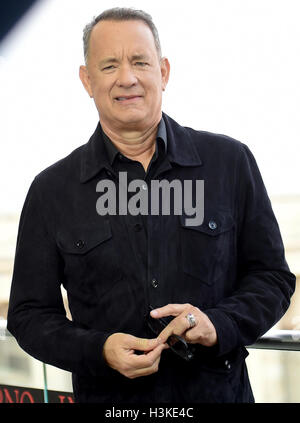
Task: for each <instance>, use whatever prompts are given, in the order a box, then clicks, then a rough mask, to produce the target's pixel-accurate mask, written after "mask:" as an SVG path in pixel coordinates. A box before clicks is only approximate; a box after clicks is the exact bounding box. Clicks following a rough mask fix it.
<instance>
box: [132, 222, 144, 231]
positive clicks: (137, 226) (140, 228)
mask: <svg viewBox="0 0 300 423" xmlns="http://www.w3.org/2000/svg"><path fill="white" fill-rule="evenodd" d="M133 229H134V230H135V232H139V231H140V230H142V225H141V224H140V223H136V224H135V225H134V227H133Z"/></svg>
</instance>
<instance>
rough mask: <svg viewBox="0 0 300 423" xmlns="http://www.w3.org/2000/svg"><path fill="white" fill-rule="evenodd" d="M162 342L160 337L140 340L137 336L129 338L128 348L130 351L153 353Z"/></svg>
mask: <svg viewBox="0 0 300 423" xmlns="http://www.w3.org/2000/svg"><path fill="white" fill-rule="evenodd" d="M161 343H162V342H161V340H160V338H159V337H157V338H152V339H148V338H138V337H136V336H133V335H130V336H128V338H127V346H128V348H130V349H133V350H138V351H151V350H153V349H154V348H155V347H157V346H158V345H160V344H161Z"/></svg>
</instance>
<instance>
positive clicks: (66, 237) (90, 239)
mask: <svg viewBox="0 0 300 423" xmlns="http://www.w3.org/2000/svg"><path fill="white" fill-rule="evenodd" d="M111 237H112V233H111V227H110V223H109V221H108V220H104V221H102V222H99V224H97V225H95V224H93V225H92V226H89V225H88V224H87V225H81V226H78V227H72V228H66V229H65V230H63V231H61V232H59V233H58V235H57V243H58V247H59V248H60V249H61V250H62V251H64V252H65V253H69V254H85V253H87V252H88V251H90V250H91V249H92V248H94V247H96V246H97V245H99V244H101V243H102V242H104V241H106V240H108V239H110V238H111Z"/></svg>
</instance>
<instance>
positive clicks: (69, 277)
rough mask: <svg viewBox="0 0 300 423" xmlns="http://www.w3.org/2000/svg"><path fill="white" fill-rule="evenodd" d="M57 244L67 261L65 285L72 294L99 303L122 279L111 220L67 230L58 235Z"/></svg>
mask: <svg viewBox="0 0 300 423" xmlns="http://www.w3.org/2000/svg"><path fill="white" fill-rule="evenodd" d="M57 244H58V247H59V249H60V251H61V255H62V257H63V261H64V274H65V284H66V287H67V289H68V290H69V291H70V292H71V293H73V294H76V295H83V296H84V295H85V294H86V295H88V296H89V297H93V296H94V299H95V300H96V298H97V297H99V295H100V296H102V295H104V294H105V293H106V292H107V291H108V290H110V289H111V288H112V287H113V285H114V284H115V283H116V282H117V281H119V280H120V279H121V277H122V274H121V271H120V265H119V258H118V253H117V247H116V245H115V240H114V237H113V234H112V230H111V226H110V222H109V221H108V220H104V219H101V220H99V222H97V224H95V223H93V224H90V225H89V224H88V223H87V224H84V225H80V226H77V227H72V228H65V229H64V230H63V231H61V232H60V233H59V234H58V240H57Z"/></svg>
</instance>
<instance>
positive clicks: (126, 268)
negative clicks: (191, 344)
mask: <svg viewBox="0 0 300 423" xmlns="http://www.w3.org/2000/svg"><path fill="white" fill-rule="evenodd" d="M163 119H164V123H165V126H166V133H167V149H166V150H165V154H160V151H159V147H158V149H157V151H158V154H157V157H156V160H154V159H155V156H154V158H153V162H152V164H151V166H150V168H149V172H147V173H148V175H147V174H146V175H145V174H144V172H143V169H142V168H141V165H140V164H138V163H131V162H130V161H128V162H127V164H126V165H125V168H123V165H121V163H120V162H119V161H118V160H114V161H113V162H110V160H109V156H108V154H107V151H106V148H105V145H104V139H103V132H102V129H101V126H100V124H99V125H98V126H97V128H96V130H95V132H94V134H93V135H92V137H91V139H90V140H89V142H88V143H87V144H85V145H83V146H81V147H79V148H77V149H76V150H74V151H73V152H72V153H71V154H70V155H69V156H67V157H66V158H64V159H62V160H60V161H59V162H57V163H55V164H54V165H52V166H50V167H49V168H47V169H46V170H44V171H43V172H41V173H40V174H39V175H37V176H36V177H35V179H34V181H33V183H32V185H31V187H30V189H29V192H28V195H27V197H26V201H25V204H24V207H23V210H22V214H21V219H20V225H19V232H18V239H17V247H16V255H15V264H14V273H13V281H12V288H11V297H10V303H9V311H8V330H9V331H10V332H11V333H12V334H13V335H14V336H15V337H16V339H17V341H18V343H19V344H20V346H21V347H22V348H23V349H24V350H25V351H27V352H28V353H29V354H31V355H32V356H34V357H36V358H38V359H39V360H40V361H43V362H45V363H49V364H51V365H54V366H57V367H60V368H62V369H65V370H68V371H71V372H72V373H73V386H74V396H75V400H76V401H77V402H109V403H111V402H132V403H138V402H251V401H253V395H252V392H251V387H250V384H249V379H248V374H247V369H246V364H245V357H246V355H247V351H246V349H245V346H247V345H250V344H252V343H253V342H255V341H256V339H257V338H258V337H260V336H261V335H262V334H264V333H265V332H266V331H267V330H269V329H270V328H271V327H272V326H273V325H274V324H275V323H276V322H277V321H278V320H279V319H280V318H281V317H282V315H283V314H284V312H285V311H286V310H287V308H288V306H289V303H290V297H291V295H292V293H293V291H294V289H295V276H294V275H293V274H292V273H291V272H290V270H289V267H288V265H287V263H286V261H285V256H284V248H283V244H282V239H281V236H280V231H279V228H278V224H277V221H276V218H275V216H274V213H273V210H272V207H271V203H270V200H269V198H268V195H267V192H266V189H265V187H264V184H263V180H262V178H261V175H260V172H259V169H258V167H257V164H256V162H255V159H254V157H253V155H252V153H251V152H250V150H249V148H248V147H247V146H246V145H245V144H243V143H241V142H239V141H236V140H234V139H232V138H229V137H226V136H224V135H217V134H212V133H209V132H205V131H195V130H193V129H191V128H185V127H182V126H180V125H179V124H178V123H176V122H175V121H174V120H173V119H171V118H170V117H169V116H167V115H166V114H164V113H163ZM159 142H160V145H161V146H163V145H164V143H161V141H159V140H157V145H158V146H159ZM163 151H164V148H163V149H162V152H163ZM160 160H161V161H160ZM129 166H131V171H130V172H129V173H130V174H131V175H132V176H135V175H136V174H137V175H140V176H141V177H144V178H145V181H146V180H147V178H148V182H149V181H150V179H151V181H153V180H160V181H161V180H167V181H171V182H173V181H175V180H178V181H181V183H182V184H184V182H185V181H187V180H192V181H197V180H202V181H204V188H205V190H204V220H203V222H202V224H194V225H191V226H190V225H188V224H187V220H186V213H185V211H184V212H183V213H182V214H181V215H176V214H175V213H170V214H163V213H161V210H160V213H159V214H157V215H156V214H149V215H148V216H147V217H146V227H147V233H146V232H145V231H144V230H143V229H141V228H143V218H142V216H141V215H137V216H132V215H130V214H128V215H122V214H115V215H111V214H110V215H103V216H102V215H100V214H99V213H97V208H96V204H97V202H98V199H99V195H100V193H99V192H98V191H97V187H98V184H99V182H101V181H102V182H103V181H106V180H112V181H115V182H116V186H117V188H118V183H117V182H118V179H117V178H118V174H117V171H118V170H120V169H126V170H129ZM134 172H137V173H134ZM117 191H118V190H117ZM149 191H150V190H149ZM117 194H118V192H117ZM137 225H139V226H137ZM146 257H147V262H146ZM61 284H63V286H64V287H65V289H66V291H67V294H68V301H69V308H70V312H71V315H72V321H70V320H68V319H67V318H66V313H65V309H64V305H63V300H62V297H61V289H60V287H61ZM169 303H181V304H185V303H190V304H192V305H193V306H196V307H198V308H199V309H200V310H202V311H203V312H204V313H206V314H207V316H208V317H209V318H210V320H211V321H212V323H213V325H214V326H215V328H216V332H217V337H218V343H217V345H216V347H201V346H200V345H196V346H195V347H196V353H195V357H194V359H193V360H191V361H190V362H185V361H184V360H183V359H182V358H180V357H178V356H176V355H175V354H174V353H173V352H172V350H170V349H168V350H165V351H163V352H162V355H161V360H160V363H159V370H158V372H156V373H154V374H152V375H149V376H144V377H140V378H135V379H129V378H126V377H125V376H123V375H121V374H120V373H119V372H117V371H116V370H113V369H111V368H110V367H109V366H108V365H107V364H106V363H105V361H104V358H103V356H102V349H103V345H104V343H105V341H106V339H107V338H108V336H110V335H111V334H113V333H115V332H122V333H128V334H131V335H134V336H138V337H143V338H153V333H152V332H151V330H150V329H149V327H148V326H147V324H146V320H145V318H146V317H147V316H148V315H149V305H152V306H153V307H161V306H164V305H166V304H169Z"/></svg>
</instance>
